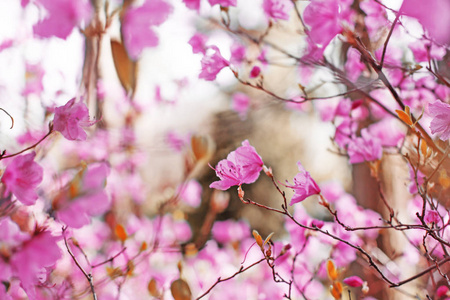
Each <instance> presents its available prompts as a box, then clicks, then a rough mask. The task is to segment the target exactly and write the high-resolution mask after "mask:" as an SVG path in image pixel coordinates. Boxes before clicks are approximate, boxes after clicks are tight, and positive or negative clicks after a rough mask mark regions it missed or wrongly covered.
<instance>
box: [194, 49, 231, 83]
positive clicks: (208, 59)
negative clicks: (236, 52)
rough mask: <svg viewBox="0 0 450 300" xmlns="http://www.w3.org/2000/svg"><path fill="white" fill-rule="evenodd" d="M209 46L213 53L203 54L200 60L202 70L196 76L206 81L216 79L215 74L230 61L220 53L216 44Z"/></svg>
mask: <svg viewBox="0 0 450 300" xmlns="http://www.w3.org/2000/svg"><path fill="white" fill-rule="evenodd" d="M210 48H211V49H212V50H213V51H214V53H212V54H211V53H210V54H206V55H205V56H203V58H202V62H201V63H202V71H201V72H200V75H199V76H198V78H201V79H205V80H208V81H212V80H214V79H216V76H217V74H218V73H219V72H220V70H222V69H223V68H225V67H227V66H229V65H230V63H229V62H228V61H227V60H226V59H225V58H223V57H222V55H221V54H220V50H219V48H217V47H216V46H211V47H210Z"/></svg>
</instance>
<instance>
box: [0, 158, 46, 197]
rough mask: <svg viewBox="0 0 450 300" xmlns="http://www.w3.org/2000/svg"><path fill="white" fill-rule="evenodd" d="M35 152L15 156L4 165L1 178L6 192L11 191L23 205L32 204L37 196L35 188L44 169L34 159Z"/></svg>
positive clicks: (40, 179)
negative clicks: (4, 168)
mask: <svg viewBox="0 0 450 300" xmlns="http://www.w3.org/2000/svg"><path fill="white" fill-rule="evenodd" d="M35 156H36V153H35V152H32V153H29V154H25V155H20V156H17V157H15V158H14V159H13V160H12V161H11V162H10V163H9V165H8V166H7V167H6V170H5V172H4V173H3V176H2V180H1V182H3V184H4V185H5V186H6V193H12V194H13V195H14V196H16V198H17V200H19V201H20V202H22V203H23V204H25V205H33V204H34V203H35V202H36V199H37V198H38V195H37V194H36V188H37V186H38V185H39V184H40V183H41V181H42V177H43V174H44V170H43V169H42V167H41V166H40V165H39V164H38V163H36V162H35V161H34V157H35Z"/></svg>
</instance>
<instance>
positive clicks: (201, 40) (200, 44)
mask: <svg viewBox="0 0 450 300" xmlns="http://www.w3.org/2000/svg"><path fill="white" fill-rule="evenodd" d="M207 40H208V37H207V36H206V35H204V34H201V33H196V34H194V35H193V36H192V37H191V39H190V40H189V42H188V43H189V45H191V46H192V52H193V53H203V54H206V41H207Z"/></svg>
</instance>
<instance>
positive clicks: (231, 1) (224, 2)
mask: <svg viewBox="0 0 450 300" xmlns="http://www.w3.org/2000/svg"><path fill="white" fill-rule="evenodd" d="M208 2H209V4H211V6H213V5H216V4H219V5H220V6H223V7H228V6H236V2H237V0H208Z"/></svg>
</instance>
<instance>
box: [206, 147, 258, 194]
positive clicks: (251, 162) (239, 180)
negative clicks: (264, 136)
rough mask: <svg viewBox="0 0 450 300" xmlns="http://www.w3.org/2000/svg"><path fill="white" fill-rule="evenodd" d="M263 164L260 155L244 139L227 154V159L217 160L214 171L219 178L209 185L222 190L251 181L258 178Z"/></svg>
mask: <svg viewBox="0 0 450 300" xmlns="http://www.w3.org/2000/svg"><path fill="white" fill-rule="evenodd" d="M263 165H264V163H263V161H262V159H261V156H259V154H258V153H257V152H256V150H255V148H253V147H252V146H250V143H249V142H248V141H247V140H245V141H243V142H242V146H241V147H239V148H237V149H236V150H235V151H232V152H231V153H230V154H228V156H227V159H223V160H221V161H219V163H218V164H217V166H216V169H215V171H216V175H217V176H218V177H219V178H220V180H219V181H215V182H213V183H211V185H210V186H209V187H211V188H214V189H218V190H222V191H224V190H227V189H229V188H230V187H232V186H234V185H238V186H240V185H241V184H243V183H246V184H249V183H253V182H255V181H256V180H257V179H258V177H259V173H260V172H261V170H262V167H263Z"/></svg>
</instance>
